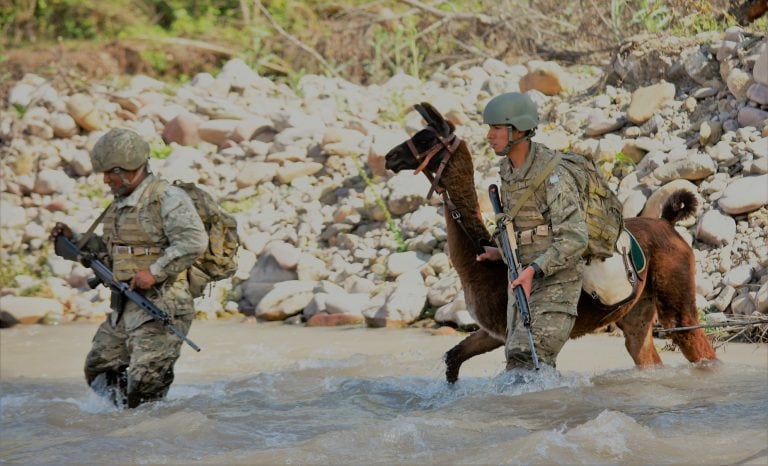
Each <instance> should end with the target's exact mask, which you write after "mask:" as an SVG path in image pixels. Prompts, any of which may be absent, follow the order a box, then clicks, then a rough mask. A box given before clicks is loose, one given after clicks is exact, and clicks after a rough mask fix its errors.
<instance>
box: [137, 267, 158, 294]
mask: <svg viewBox="0 0 768 466" xmlns="http://www.w3.org/2000/svg"><path fill="white" fill-rule="evenodd" d="M155 283H157V280H155V276H154V275H152V272H150V271H149V269H143V270H139V271H138V272H136V275H134V276H133V278H132V279H131V289H132V290H133V289H135V288H139V289H142V290H148V289H150V288H152V287H153V286H155Z"/></svg>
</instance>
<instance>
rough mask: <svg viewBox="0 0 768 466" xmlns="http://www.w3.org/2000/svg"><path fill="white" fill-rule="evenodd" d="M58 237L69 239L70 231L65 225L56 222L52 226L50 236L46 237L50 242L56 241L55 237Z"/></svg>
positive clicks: (70, 236)
mask: <svg viewBox="0 0 768 466" xmlns="http://www.w3.org/2000/svg"><path fill="white" fill-rule="evenodd" d="M59 235H64V237H65V238H68V239H71V238H72V229H71V228H69V226H68V225H67V224H66V223H61V222H58V223H56V225H54V226H53V228H51V234H50V236H48V239H49V240H51V241H56V237H57V236H59Z"/></svg>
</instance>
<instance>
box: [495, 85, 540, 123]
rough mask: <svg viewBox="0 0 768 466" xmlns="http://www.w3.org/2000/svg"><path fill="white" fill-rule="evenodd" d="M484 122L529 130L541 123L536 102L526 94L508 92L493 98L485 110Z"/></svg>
mask: <svg viewBox="0 0 768 466" xmlns="http://www.w3.org/2000/svg"><path fill="white" fill-rule="evenodd" d="M483 123H485V124H487V125H512V126H514V127H515V129H517V130H518V131H528V130H532V129H534V128H536V126H538V124H539V111H538V109H537V108H536V104H535V103H534V102H533V100H531V98H530V97H528V96H527V95H525V94H522V93H520V92H507V93H505V94H500V95H497V96H496V97H494V98H493V99H491V100H490V101H489V102H488V104H487V105H486V106H485V110H483Z"/></svg>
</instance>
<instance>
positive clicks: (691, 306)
mask: <svg viewBox="0 0 768 466" xmlns="http://www.w3.org/2000/svg"><path fill="white" fill-rule="evenodd" d="M691 294H693V293H691ZM681 296H682V294H681V295H677V296H672V297H660V300H661V302H660V303H659V323H661V325H662V327H664V328H674V327H693V326H696V325H699V317H698V311H697V309H696V304H695V302H696V301H695V298H692V297H691V298H687V299H679V298H680V297H681ZM670 334H671V336H672V342H673V343H675V344H676V345H677V346H678V348H680V351H681V352H682V353H683V356H685V358H686V359H687V360H688V361H690V362H700V361H705V360H716V359H717V356H716V355H715V350H714V348H712V345H711V344H710V343H709V340H707V337H706V334H705V333H704V330H702V329H700V328H698V329H694V330H686V331H683V332H671V333H670Z"/></svg>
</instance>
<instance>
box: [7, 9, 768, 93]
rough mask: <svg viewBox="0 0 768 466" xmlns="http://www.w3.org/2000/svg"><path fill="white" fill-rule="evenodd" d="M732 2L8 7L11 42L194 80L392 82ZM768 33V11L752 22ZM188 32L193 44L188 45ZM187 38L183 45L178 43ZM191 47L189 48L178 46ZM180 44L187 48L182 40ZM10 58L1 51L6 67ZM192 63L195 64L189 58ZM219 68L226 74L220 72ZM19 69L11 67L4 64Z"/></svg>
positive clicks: (689, 21) (716, 17) (645, 28)
mask: <svg viewBox="0 0 768 466" xmlns="http://www.w3.org/2000/svg"><path fill="white" fill-rule="evenodd" d="M726 4H727V2H723V1H722V0H710V1H693V0H666V1H662V0H610V1H590V2H570V3H568V2H566V3H565V4H563V2H558V1H555V0H537V1H535V2H534V1H531V0H454V1H451V2H447V1H443V0H315V1H313V2H307V1H299V0H29V1H26V2H19V1H17V2H12V3H8V2H6V3H2V4H0V31H2V37H0V40H2V46H3V47H4V48H7V49H8V50H11V49H18V48H24V47H33V46H36V45H37V46H41V45H45V44H51V45H56V46H59V47H65V46H67V44H69V43H72V44H75V43H78V42H75V41H79V43H80V44H82V43H83V41H86V42H97V43H111V44H116V43H124V44H127V45H126V47H128V50H127V51H126V56H125V57H122V58H121V60H123V61H128V62H129V63H128V66H131V67H132V69H134V70H135V71H136V70H138V71H139V72H145V73H146V74H151V75H155V76H158V77H162V78H164V79H166V80H180V81H184V80H187V79H189V78H190V77H191V73H192V72H193V70H194V69H199V68H200V67H199V64H198V63H196V61H195V60H194V59H191V58H190V57H193V56H194V55H195V54H198V55H200V60H204V61H208V62H209V63H210V62H213V65H212V66H214V67H217V66H220V65H221V64H222V63H223V62H225V61H226V60H227V59H229V58H232V57H235V56H237V57H240V58H243V59H244V60H245V61H246V63H247V64H248V65H250V66H251V67H253V68H254V69H256V70H257V71H258V72H259V73H261V74H262V75H265V76H270V77H271V78H274V79H278V80H283V81H284V82H286V83H288V84H292V85H294V86H295V84H296V83H297V82H298V80H299V79H300V77H301V76H303V75H305V74H327V75H338V76H341V77H344V78H345V79H347V80H350V81H352V82H361V83H371V82H383V81H384V80H386V79H387V78H388V77H390V76H392V75H393V74H395V73H397V72H405V73H408V74H410V75H412V76H415V77H419V78H421V77H423V76H424V75H426V74H428V73H431V72H432V71H434V70H436V69H440V68H441V67H445V66H449V65H452V64H456V63H471V62H473V61H474V62H477V61H482V60H484V59H485V58H487V57H494V58H499V59H506V60H510V59H512V58H515V57H518V58H519V57H525V56H536V55H538V56H542V55H547V54H548V53H549V54H555V55H554V56H560V55H562V56H568V55H569V54H570V55H572V56H573V57H576V58H574V60H581V61H592V62H594V61H595V59H596V58H597V53H598V52H599V51H600V50H602V49H606V47H607V48H611V47H614V46H616V45H618V43H619V42H620V41H621V40H622V39H625V38H627V37H630V36H632V35H634V34H637V33H641V32H654V33H661V32H663V33H670V34H676V35H694V34H696V33H698V32H702V31H710V30H724V29H725V28H726V27H728V26H730V25H733V24H736V19H735V18H734V17H733V16H731V15H730V14H729V13H728V11H727V10H726V9H725V8H724V6H723V5H726ZM749 27H750V28H751V29H753V30H755V31H765V30H767V29H768V18H765V17H763V18H761V19H759V20H758V21H756V22H754V23H753V24H752V25H750V26H749ZM181 39H184V40H185V41H186V42H183V43H182V42H178V41H179V40H181ZM175 42H176V44H175ZM175 46H180V48H181V49H182V50H185V51H186V52H187V53H186V54H182V53H175V52H174V47H175ZM177 48H178V47H177ZM8 59H9V54H8V53H5V52H2V53H0V65H2V63H3V61H7V60H8ZM184 61H188V63H184ZM211 71H215V70H211ZM3 74H5V75H7V74H8V72H7V71H6V72H3Z"/></svg>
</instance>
